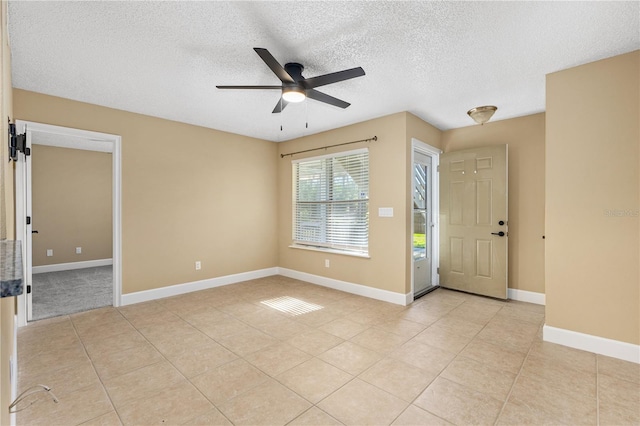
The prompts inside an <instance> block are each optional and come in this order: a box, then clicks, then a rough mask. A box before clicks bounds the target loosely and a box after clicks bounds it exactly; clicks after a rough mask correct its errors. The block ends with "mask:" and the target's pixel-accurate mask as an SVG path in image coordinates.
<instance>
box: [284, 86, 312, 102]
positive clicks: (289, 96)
mask: <svg viewBox="0 0 640 426" xmlns="http://www.w3.org/2000/svg"><path fill="white" fill-rule="evenodd" d="M306 97H307V95H306V94H305V93H304V89H302V88H300V87H285V88H284V89H282V99H284V100H285V101H287V102H302V101H304V100H305V99H306Z"/></svg>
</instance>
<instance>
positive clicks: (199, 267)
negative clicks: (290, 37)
mask: <svg viewBox="0 0 640 426" xmlns="http://www.w3.org/2000/svg"><path fill="white" fill-rule="evenodd" d="M200 269H202V263H200V261H199V260H196V271H199V270H200Z"/></svg>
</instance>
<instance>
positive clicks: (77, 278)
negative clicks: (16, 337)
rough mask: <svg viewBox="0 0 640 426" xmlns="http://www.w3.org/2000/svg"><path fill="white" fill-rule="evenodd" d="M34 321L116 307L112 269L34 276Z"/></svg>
mask: <svg viewBox="0 0 640 426" xmlns="http://www.w3.org/2000/svg"><path fill="white" fill-rule="evenodd" d="M32 284H33V290H32V291H33V299H32V301H33V315H32V320H34V321H35V320H40V319H44V318H51V317H57V316H60V315H68V314H73V313H76V312H83V311H88V310H89V309H95V308H101V307H103V306H112V305H113V267H112V266H98V267H96V268H85V269H75V270H72V271H60V272H46V273H43V274H34V275H33V280H32Z"/></svg>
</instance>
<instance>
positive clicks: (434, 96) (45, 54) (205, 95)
mask: <svg viewBox="0 0 640 426" xmlns="http://www.w3.org/2000/svg"><path fill="white" fill-rule="evenodd" d="M639 21H640V2H636V1H633V2H426V1H420V2H387V1H377V2H375V1H374V2H359V1H350V2H335V1H323V2H304V1H295V2H271V1H268V2H184V1H180V2H177V1H176V2H147V1H145V2H138V1H136V2H106V1H95V2H75V1H74V2H55V1H47V2H27V1H10V2H9V31H10V43H11V49H12V68H13V85H14V87H17V88H20V89H26V90H32V91H35V92H41V93H46V94H50V95H54V96H61V97H64V98H70V99H76V100H80V101H84V102H89V103H93V104H98V105H104V106H107V107H112V108H118V109H123V110H127V111H133V112H137V113H142V114H147V115H152V116H157V117H162V118H167V119H171V120H177V121H181V122H186V123H191V124H195V125H200V126H205V127H210V128H215V129H220V130H225V131H229V132H233V133H239V134H243V135H248V136H253V137H257V138H262V139H268V140H272V141H282V140H287V139H291V138H295V137H299V136H303V135H307V134H312V133H317V132H320V131H324V130H328V129H333V128H336V127H341V126H345V125H348V124H352V123H356V122H359V121H364V120H367V119H371V118H375V117H379V116H383V115H387V114H392V113H395V112H400V111H409V112H411V113H413V114H415V115H417V116H418V117H420V118H422V119H423V120H425V121H427V122H429V123H431V124H433V125H434V126H436V127H438V128H440V129H442V130H446V129H450V128H456V127H463V126H468V125H472V124H473V122H472V121H471V119H470V118H469V117H468V116H467V115H466V111H467V110H468V109H470V108H472V107H475V106H479V105H486V104H494V105H497V106H498V108H499V109H498V112H497V113H496V115H495V116H494V118H493V120H501V119H506V118H511V117H517V116H522V115H527V114H532V113H537V112H541V111H544V108H545V74H547V73H551V72H554V71H559V70H562V69H565V68H569V67H573V66H576V65H580V64H583V63H587V62H592V61H594V60H598V59H602V58H607V57H610V56H614V55H617V54H621V53H625V52H629V51H632V50H635V49H638V48H640V27H639V25H640V24H639ZM254 47H263V48H266V49H268V50H269V51H270V52H271V53H272V54H273V56H274V57H275V58H276V59H277V60H278V61H279V62H280V63H281V64H284V63H286V62H299V63H302V64H303V65H304V67H305V70H304V76H305V77H313V76H316V75H321V74H326V73H330V72H335V71H339V70H343V69H346V68H353V67H357V66H361V67H362V68H364V70H365V72H366V76H364V77H360V78H357V79H354V80H349V81H344V82H340V83H336V84H333V85H330V86H324V87H322V88H321V90H322V91H323V92H325V93H327V94H329V95H332V96H335V97H337V98H340V99H343V100H345V101H347V102H350V103H351V104H352V105H351V106H350V107H349V108H347V109H345V110H343V109H339V108H336V107H332V106H329V105H326V104H322V103H319V102H316V101H312V100H307V101H305V102H302V103H300V104H290V105H289V106H288V107H287V108H286V109H285V110H284V112H283V113H282V114H272V113H271V111H272V109H273V107H274V106H275V104H276V102H277V100H278V99H279V92H277V91H248V90H247V91H229V90H227V91H223V90H218V89H216V88H215V85H220V84H227V85H255V84H260V85H274V84H279V80H278V79H277V78H276V77H275V75H274V74H273V73H272V72H271V71H270V70H269V68H267V66H266V65H265V64H264V62H263V61H262V60H261V59H260V57H259V56H258V55H257V54H256V53H255V52H254V51H253V48H254ZM307 122H308V128H306V127H305V123H307ZM281 126H282V129H283V130H280V127H281Z"/></svg>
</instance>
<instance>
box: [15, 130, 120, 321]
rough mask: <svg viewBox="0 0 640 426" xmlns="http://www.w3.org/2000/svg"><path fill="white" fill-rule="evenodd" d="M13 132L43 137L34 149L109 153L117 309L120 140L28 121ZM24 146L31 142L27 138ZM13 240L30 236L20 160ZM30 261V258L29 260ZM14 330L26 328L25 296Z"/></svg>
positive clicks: (17, 163)
mask: <svg viewBox="0 0 640 426" xmlns="http://www.w3.org/2000/svg"><path fill="white" fill-rule="evenodd" d="M16 129H17V130H18V132H19V133H22V132H24V131H25V129H26V131H27V132H28V133H29V134H31V135H33V132H36V134H47V136H50V137H48V138H47V139H46V140H44V139H40V138H36V140H35V141H33V142H34V143H36V144H38V145H45V144H46V145H49V146H59V147H63V148H74V149H84V150H88V151H100V152H110V153H112V186H113V200H112V209H113V226H112V228H113V257H112V259H113V306H120V305H121V298H122V137H121V136H119V135H112V134H108V133H100V132H93V131H89V130H81V129H73V128H69V127H60V126H53V125H50V124H42V123H35V122H31V121H24V120H16ZM27 140H28V142H30V140H31V138H30V137H29V135H28V138H27ZM20 156H22V154H20ZM15 183H16V231H17V232H16V236H17V239H20V240H22V241H24V240H25V239H26V238H27V232H29V233H30V232H31V228H30V226H31V225H27V224H26V209H25V207H26V204H25V203H26V199H25V196H24V193H25V192H24V191H25V185H26V182H25V178H24V158H22V159H20V160H19V161H17V162H16V180H15ZM22 247H23V259H27V254H26V248H25V244H24V243H23V244H22ZM29 259H30V258H29ZM27 263H28V262H27V261H25V262H23V269H24V271H23V276H24V277H27V273H28V274H29V276H31V271H27V268H28V267H29V265H28V264H27ZM17 313H18V326H19V327H22V326H25V325H27V297H26V294H24V293H23V294H22V295H21V296H18V312H17Z"/></svg>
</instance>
